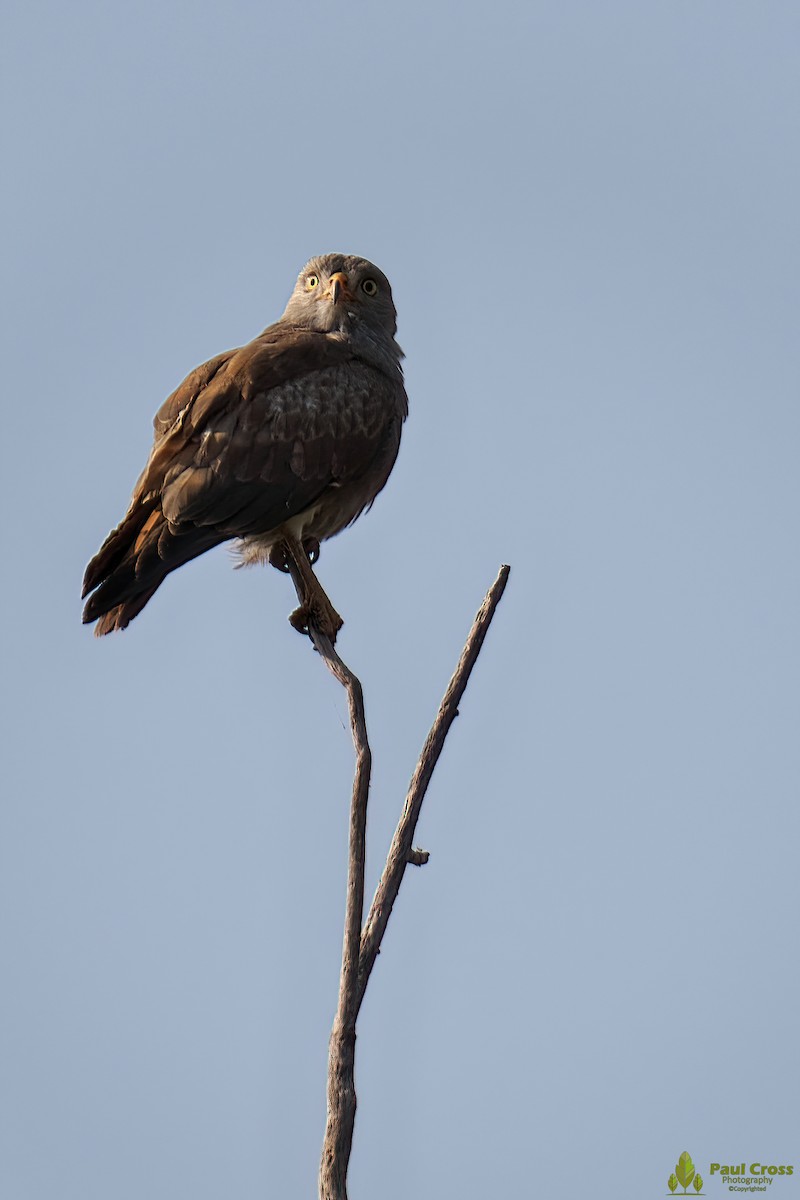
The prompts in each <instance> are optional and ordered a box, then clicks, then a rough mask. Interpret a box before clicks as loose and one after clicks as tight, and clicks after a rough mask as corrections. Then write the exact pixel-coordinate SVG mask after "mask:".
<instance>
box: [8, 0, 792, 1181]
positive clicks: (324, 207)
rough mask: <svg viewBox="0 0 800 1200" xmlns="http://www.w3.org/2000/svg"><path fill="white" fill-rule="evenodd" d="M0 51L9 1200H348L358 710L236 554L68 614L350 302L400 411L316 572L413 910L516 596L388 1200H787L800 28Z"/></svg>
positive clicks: (349, 28) (716, 19) (208, 39)
mask: <svg viewBox="0 0 800 1200" xmlns="http://www.w3.org/2000/svg"><path fill="white" fill-rule="evenodd" d="M3 24H4V30H3V38H2V40H3V47H4V48H3V52H2V53H3V60H4V61H3V64H2V89H3V119H4V149H3V164H4V168H5V169H4V175H5V186H4V188H3V193H2V200H0V204H1V205H2V219H3V227H4V230H5V233H6V237H5V239H4V242H5V248H4V251H3V258H4V277H5V286H4V289H3V300H4V309H5V311H4V315H3V319H2V336H3V340H4V353H3V366H4V381H3V412H4V416H3V428H4V468H3V473H2V482H3V488H4V494H5V498H4V502H3V512H4V516H5V521H4V541H5V553H4V575H5V586H4V588H3V589H2V604H3V610H4V611H3V619H2V629H3V635H4V639H5V648H4V650H3V664H4V669H3V672H2V674H3V685H2V686H3V691H4V693H5V696H4V699H5V704H6V716H5V718H4V721H3V729H4V733H5V735H6V747H5V750H4V754H3V766H2V779H3V785H4V786H3V791H4V793H5V799H4V801H3V805H2V841H1V843H0V860H1V861H0V891H1V892H2V895H1V896H0V922H2V927H1V928H0V939H1V946H0V951H1V954H2V962H3V978H4V983H3V986H2V989H1V990H0V1040H1V1045H0V1054H1V1059H0V1062H1V1064H2V1066H1V1069H0V1097H1V1098H0V1103H1V1104H2V1113H0V1118H1V1119H0V1196H2V1197H3V1198H5V1197H8V1200H54V1198H57V1200H142V1197H147V1200H175V1198H179V1200H180V1198H183V1197H191V1200H220V1198H221V1197H225V1198H228V1197H236V1198H237V1200H257V1198H260V1197H264V1196H270V1197H278V1196H280V1197H295V1196H296V1197H300V1196H312V1195H314V1193H315V1186H316V1173H317V1165H318V1156H319V1149H320V1143H321V1138H322V1132H323V1125H324V1105H325V1068H326V1048H327V1039H328V1033H329V1029H330V1024H331V1020H332V1016H333V1011H334V1007H335V1001H336V991H337V982H338V968H339V959H340V944H341V925H342V914H343V902H344V871H345V851H346V846H345V839H346V830H347V804H348V799H349V788H350V780H351V765H352V751H351V747H350V742H349V734H348V730H347V720H346V705H345V702H344V697H343V695H342V694H341V691H340V689H339V688H338V687H337V685H336V684H335V683H334V682H333V681H332V680H331V679H330V678H329V677H328V676H327V675H326V673H325V671H324V669H323V668H322V666H321V664H320V663H319V662H318V661H316V659H315V656H314V654H313V652H312V651H311V649H310V647H309V645H308V643H307V642H306V641H304V640H303V639H301V638H300V637H299V636H298V635H297V634H296V633H295V632H294V631H293V630H292V629H291V628H290V626H289V625H288V623H287V621H286V616H287V614H288V612H289V611H290V609H291V608H292V607H293V602H294V595H293V593H292V590H291V586H290V584H289V582H288V580H287V579H286V578H284V577H283V576H281V575H279V574H278V573H277V572H275V571H272V570H251V571H232V570H231V569H230V567H231V560H230V556H229V554H227V553H226V551H225V550H224V549H220V550H217V551H214V552H213V553H211V554H209V555H206V556H205V557H204V558H202V559H200V560H198V561H197V562H195V563H194V564H191V565H190V566H188V567H186V568H184V569H182V570H181V571H179V572H178V573H177V574H175V575H174V576H172V577H171V578H170V579H169V580H168V581H167V583H166V584H165V585H164V587H163V588H162V589H161V591H160V592H159V594H158V596H157V597H156V599H155V600H154V601H153V603H152V604H151V605H150V607H148V608H147V610H146V611H145V612H144V613H143V614H142V616H141V617H139V618H138V619H137V620H136V622H135V623H134V624H133V625H132V626H131V628H130V629H129V630H127V632H126V633H124V634H121V635H117V636H114V637H109V638H106V639H104V640H103V641H102V642H97V641H95V640H94V639H93V638H92V637H91V635H90V633H89V632H88V631H87V630H86V629H84V628H82V627H81V625H80V603H79V590H80V581H81V576H82V573H83V568H84V566H85V564H86V562H87V560H88V558H89V557H90V556H91V555H92V554H93V553H94V551H95V550H96V549H97V547H98V546H99V544H100V542H101V540H102V539H103V537H104V536H105V534H106V532H107V531H108V529H109V528H111V526H112V525H114V524H116V522H117V521H118V520H119V518H120V516H121V515H122V513H123V511H124V509H125V506H126V503H127V499H128V496H129V493H130V489H131V487H132V485H133V483H134V480H135V478H136V476H137V474H138V472H139V470H140V468H141V466H142V464H143V462H144V459H145V456H146V454H147V451H148V448H149V443H150V421H151V418H152V415H153V413H154V411H155V410H156V408H157V407H158V405H159V404H160V403H161V401H162V400H163V398H164V396H165V395H166V394H167V393H168V392H170V391H171V390H172V389H173V387H174V386H175V385H176V384H177V383H178V382H179V381H180V380H181V379H182V378H183V376H184V375H185V374H186V373H187V372H188V371H189V370H190V369H191V368H192V367H194V366H195V365H196V364H197V363H199V362H202V361H204V360H205V359H207V358H209V357H211V356H212V355H213V354H215V353H217V352H219V351H220V350H223V349H226V348H228V347H230V346H235V345H239V344H242V343H243V342H245V341H247V340H249V339H250V338H251V337H252V336H253V335H254V334H255V333H257V332H258V331H259V330H260V329H261V328H263V326H265V325H266V324H268V323H269V322H271V321H272V320H274V319H275V318H276V317H277V316H278V315H279V314H280V312H281V310H282V308H283V305H284V303H285V301H286V299H287V297H288V295H289V292H290V290H291V288H292V285H293V282H294V279H295V276H296V274H297V272H298V270H299V269H300V267H301V266H302V265H303V263H304V262H305V261H306V259H308V258H309V257H310V256H311V255H312V254H316V253H320V252H323V251H327V250H343V251H347V252H354V253H358V254H362V255H364V256H366V257H368V258H371V259H373V260H374V261H375V262H377V263H378V265H379V266H380V267H381V268H382V269H383V270H385V271H386V273H387V274H388V276H389V278H390V279H391V281H392V284H393V287H394V292H395V298H396V301H397V305H398V310H399V317H400V328H399V340H400V342H401V344H402V345H403V347H404V348H405V350H406V354H407V383H408V392H409V396H410V402H411V415H410V418H409V421H408V424H407V426H406V429H405V434H404V443H403V446H402V449H401V453H400V458H399V461H398V464H397V467H396V469H395V472H394V475H393V477H392V479H391V481H390V483H389V486H388V487H387V489H386V491H385V492H384V494H383V495H382V496H381V497H380V498H379V500H378V502H377V504H376V505H375V507H374V509H373V510H372V512H371V513H370V514H369V515H368V516H366V517H365V518H364V519H363V520H362V521H361V522H360V523H359V524H358V525H357V526H356V527H354V528H353V529H352V530H351V531H348V532H347V533H346V534H345V535H343V536H342V537H341V538H339V539H337V540H336V541H334V542H332V543H328V544H327V545H326V546H324V547H323V553H322V557H321V560H320V563H319V573H320V576H321V578H322V581H323V583H324V585H325V587H326V588H327V590H328V592H329V593H330V595H331V597H332V599H333V601H334V603H335V605H336V607H337V608H338V609H339V611H340V612H341V613H342V614H343V616H344V617H345V620H346V626H345V629H344V631H343V633H342V635H341V640H340V648H341V652H342V654H343V656H344V657H345V659H346V660H347V661H348V662H349V663H350V665H351V666H352V667H353V669H354V670H355V671H356V672H357V673H358V674H359V675H360V677H361V679H362V681H363V684H364V688H365V693H366V700H367V713H368V720H369V725H370V731H371V736H372V741H373V749H374V753H375V774H374V784H373V791H372V799H371V810H370V824H369V839H370V840H369V881H368V889H369V891H370V893H371V891H372V888H373V887H374V884H375V881H376V879H377V876H378V873H379V871H380V868H381V865H382V862H383V858H384V855H385V851H386V848H387V846H388V842H389V838H390V835H391V831H392V829H393V827H394V824H395V822H396V819H397V817H398V815H399V812H400V809H401V806H402V800H403V796H404V793H405V787H406V784H407V780H408V777H409V775H410V773H411V770H412V768H413V766H414V762H415V760H416V756H417V753H418V750H419V747H420V745H421V743H422V740H423V738H424V735H425V733H426V731H427V728H428V725H429V723H430V720H431V718H432V716H433V714H434V712H435V709H436V705H437V704H438V701H439V699H440V696H441V694H442V692H443V690H444V687H445V685H446V682H447V680H448V678H449V675H450V672H451V670H452V668H453V666H454V664H455V661H456V659H457V656H458V653H459V651H460V648H461V645H462V643H463V639H464V636H465V634H466V632H467V629H468V627H469V623H470V621H471V618H472V615H473V613H474V611H475V609H476V608H477V606H478V604H479V603H480V601H481V599H482V597H483V594H484V592H485V591H486V588H487V587H488V586H489V584H490V583H491V581H492V580H493V578H494V577H495V574H496V572H497V568H498V566H499V564H500V563H501V562H509V563H510V564H511V565H512V569H513V570H512V576H511V582H510V584H509V588H508V590H507V592H506V597H505V599H504V600H503V602H502V605H501V607H500V609H499V611H498V614H497V617H496V620H495V624H494V627H493V629H492V631H491V633H490V636H489V638H488V640H487V643H486V646H485V648H484V652H483V656H482V658H481V660H480V662H479V664H478V667H477V669H476V672H475V674H474V676H473V680H472V683H471V684H470V688H469V691H468V693H467V696H466V699H465V701H464V703H463V704H462V706H461V716H460V718H459V720H458V721H457V722H456V724H455V726H454V728H453V731H452V734H451V738H450V741H449V743H448V746H447V748H446V750H445V754H444V757H443V759H442V762H441V764H440V767H439V770H438V772H437V774H436V776H435V778H434V782H433V785H432V787H431V790H430V792H429V795H428V798H427V801H426V804H425V808H424V810H423V818H422V822H421V825H420V828H419V833H418V838H417V840H418V842H419V843H420V844H421V845H422V846H424V847H426V848H427V849H428V850H429V851H430V853H431V858H430V862H429V864H428V866H427V867H425V868H424V869H423V870H415V871H414V872H413V873H411V874H410V875H409V876H407V878H406V881H405V884H404V888H403V891H402V893H401V896H400V900H399V903H398V906H397V907H396V909H395V913H394V915H393V918H392V922H391V924H390V926H389V930H388V934H387V938H386V941H385V944H384V951H383V953H382V954H381V957H380V959H379V961H378V963H377V966H376V969H375V973H374V976H373V980H372V984H371V987H370V990H369V992H368V995H367V1000H366V1003H365V1008H364V1011H363V1015H362V1020H361V1023H360V1035H359V1041H358V1058H357V1073H358V1075H357V1085H358V1095H359V1111H358V1118H357V1127H356V1139H355V1146H354V1153H353V1160H352V1168H351V1180H350V1182H351V1196H352V1198H353V1200H358V1198H359V1197H362V1198H366V1197H376V1196H380V1197H381V1198H382V1200H406V1198H407V1197H409V1196H414V1197H417V1198H419V1200H424V1198H428V1197H430V1198H431V1200H433V1198H436V1200H440V1198H441V1197H449V1196H458V1197H460V1198H462V1200H484V1198H485V1197H487V1196H492V1197H494V1196H508V1197H512V1196H513V1197H517V1196H519V1197H527V1196H539V1195H552V1196H557V1197H572V1196H576V1197H577V1196H585V1195H592V1196H594V1197H599V1198H601V1200H602V1198H605V1197H608V1198H611V1197H618V1196H620V1195H629V1196H634V1195H642V1196H644V1195H647V1196H659V1195H665V1194H666V1179H667V1177H668V1175H669V1173H670V1171H672V1169H673V1167H674V1164H675V1162H676V1161H677V1157H678V1155H679V1154H680V1153H681V1151H683V1150H688V1151H689V1153H690V1154H691V1155H692V1157H693V1158H694V1160H695V1162H696V1164H697V1165H698V1167H699V1169H700V1170H701V1172H702V1173H703V1174H704V1175H705V1176H707V1172H708V1166H709V1164H710V1163H711V1162H714V1161H716V1162H722V1163H731V1162H742V1161H747V1162H748V1163H749V1162H750V1161H753V1160H756V1159H759V1160H760V1161H761V1162H764V1163H766V1162H767V1161H769V1162H770V1163H781V1164H785V1163H794V1164H795V1167H796V1174H795V1175H794V1177H793V1178H792V1179H789V1180H786V1179H783V1180H778V1182H776V1184H775V1185H774V1186H773V1188H771V1189H770V1190H771V1193H772V1195H773V1198H774V1197H775V1191H776V1189H779V1190H780V1197H779V1198H778V1200H786V1198H788V1197H791V1196H797V1195H798V1191H799V1185H798V1179H800V1144H799V1143H798V1135H797V1130H798V1120H797V1118H798V1098H797V1080H798V1066H799V1065H800V1064H798V1037H797V1012H798V1011H799V1010H800V1003H799V1002H798V1001H799V998H798V954H797V919H798V899H799V898H800V896H799V892H800V886H799V885H798V866H797V856H798V843H799V839H798V784H799V783H800V741H799V740H798V728H799V726H800V711H799V710H800V703H799V701H800V684H799V683H798V680H799V679H800V642H799V639H798V609H799V602H800V594H799V593H800V567H798V537H797V526H798V501H799V500H800V484H799V482H798V447H799V445H800V407H799V406H798V376H799V374H800V372H799V371H798V367H800V363H799V362H798V349H797V347H798V299H800V297H799V296H798V291H799V290H800V287H799V285H798V280H800V261H799V260H800V254H799V253H798V249H799V247H798V240H799V234H798V230H799V229H800V223H799V222H798V213H799V212H800V154H799V152H798V147H800V136H799V134H800V130H799V129H798V126H799V125H800V121H799V120H798V113H800V70H798V61H800V59H799V54H798V52H799V51H800V9H798V6H797V4H796V3H794V2H780V0H764V2H760V3H756V2H754V0H747V2H741V0H724V2H723V0H715V2H713V3H712V2H709V0H691V2H689V0H668V2H662V0H654V2H652V3H642V2H641V0H637V2H632V0H631V2H629V3H625V2H622V0H609V2H608V3H605V2H604V3H597V2H596V0H576V2H575V3H570V2H565V3H555V2H549V3H540V2H537V0H527V2H526V3H515V4H511V3H507V2H504V0H501V2H499V3H494V4H487V5H477V4H474V3H470V2H469V0H467V2H462V3H458V4H456V3H447V4H446V3H435V2H434V3H431V2H430V0H428V2H427V3H420V2H419V0H404V3H403V4H402V5H393V6H388V5H380V4H366V3H359V2H355V3H349V4H347V5H334V4H330V3H324V4H323V3H317V2H306V3H303V4H282V5H277V4H265V3H263V2H260V3H247V2H244V0H230V2H229V3H227V4H225V5H219V6H213V5H208V4H203V3H188V2H181V0H159V2H158V3H155V2H152V0H144V2H143V3H132V4H126V5H122V4H118V3H103V4H101V3H86V2H84V0H76V2H75V3H72V4H63V3H58V4H56V3H54V2H53V0H44V2H43V3H37V2H36V0H26V3H24V4H23V3H19V2H18V0H10V2H9V3H8V4H7V6H6V9H5V16H4V19H3ZM704 1190H705V1191H706V1192H707V1193H709V1192H710V1193H713V1194H718V1195H720V1196H721V1195H722V1193H723V1191H725V1188H723V1186H722V1185H721V1184H719V1183H718V1182H717V1181H716V1180H714V1181H710V1180H707V1186H706V1188H705V1189H704Z"/></svg>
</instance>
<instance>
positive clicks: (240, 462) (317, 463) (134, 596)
mask: <svg viewBox="0 0 800 1200" xmlns="http://www.w3.org/2000/svg"><path fill="white" fill-rule="evenodd" d="M404 405H405V393H404V392H403V389H402V386H400V385H399V384H396V383H394V382H393V381H391V380H389V379H388V378H386V377H384V376H383V375H381V373H380V372H378V371H376V370H375V369H374V368H371V367H367V366H366V365H365V364H363V363H361V362H359V361H358V360H357V359H354V357H353V353H352V350H351V348H350V347H349V346H348V345H347V344H346V343H345V342H344V341H342V340H339V339H338V338H337V337H335V336H331V335H326V334H319V333H314V332H311V331H308V330H299V329H294V328H292V327H286V326H283V325H281V324H280V323H278V325H275V326H271V327H270V328H269V329H267V330H266V331H265V333H264V334H262V335H261V336H260V337H259V338H256V339H255V340H254V341H253V342H251V343H249V345H247V346H245V347H243V348H242V349H241V350H236V351H232V352H229V353H227V354H223V355H219V356H218V357H217V358H215V359H212V360H211V361H210V362H208V363H206V364H204V365H203V366H202V367H198V368H197V370H195V371H193V372H192V374H191V375H189V376H188V377H187V379H186V380H184V382H183V383H182V384H181V386H180V387H179V388H178V389H177V390H176V391H175V392H174V393H173V394H172V395H171V396H170V397H169V398H168V399H167V400H166V401H165V403H164V405H163V406H162V408H161V409H160V410H159V412H158V414H157V415H156V418H155V422H154V424H155V430H156V436H155V442H154V445H153V450H152V452H151V455H150V458H149V460H148V462H147V465H146V466H145V469H144V471H143V472H142V475H141V477H140V478H139V481H138V482H137V484H136V488H135V490H134V493H133V497H132V500H131V504H130V507H129V509H128V513H127V514H126V516H125V518H124V520H123V521H122V523H121V524H120V525H119V526H118V527H117V529H115V530H114V531H113V532H112V533H111V534H109V536H108V538H107V539H106V541H105V543H104V544H103V546H102V547H101V549H100V551H99V553H98V554H97V555H96V556H95V558H94V559H92V561H91V562H90V564H89V566H88V568H87V571H86V576H85V579H84V595H87V594H88V593H89V592H93V595H92V596H91V597H90V598H89V600H88V602H87V605H86V608H85V610H84V620H85V621H93V620H96V619H98V618H100V621H99V624H98V627H97V630H96V632H98V633H105V632H109V631H110V630H111V629H115V628H124V626H125V625H126V624H127V623H128V622H129V621H130V620H131V619H132V617H133V616H135V615H136V613H137V612H139V611H140V610H141V608H142V607H143V606H144V604H146V603H147V600H149V598H150V596H152V594H153V592H154V591H155V589H156V588H157V587H158V586H159V584H160V583H161V582H162V580H163V579H164V578H165V576H166V575H167V574H168V573H169V572H170V571H172V570H174V569H175V568H176V567H178V566H181V565H182V564H183V563H185V562H188V561H189V560H190V559H192V558H195V557H196V556H197V555H198V554H202V553H203V552H204V551H205V550H208V549H210V548H211V547H212V546H214V545H217V544H219V543H220V542H223V541H226V540H227V539H229V538H231V537H237V536H241V535H245V534H249V533H264V532H268V531H269V530H271V529H273V528H275V527H276V526H278V525H280V524H281V523H282V522H284V521H286V520H287V519H289V518H290V517H292V516H294V515H296V514H298V513H301V512H303V511H305V510H306V509H307V508H309V507H310V506H311V505H313V504H315V503H316V501H317V500H318V499H319V497H320V496H322V494H323V493H324V492H325V490H326V489H328V488H329V487H330V485H331V484H332V483H337V484H341V483H342V482H348V481H352V480H357V479H359V477H362V476H363V477H366V478H367V483H366V485H365V499H364V504H367V503H368V502H369V501H370V500H371V499H372V498H373V496H374V495H375V494H376V493H377V491H379V490H380V488H381V487H382V486H383V483H384V482H385V480H386V476H387V475H388V472H389V470H390V469H391V465H392V462H393V461H394V455H395V454H396V449H397V446H396V443H397V441H398V440H399V426H400V423H401V420H402V416H403V415H404ZM370 470H372V471H373V473H374V474H375V476H376V478H375V481H374V486H373V484H372V482H371V480H370V479H369V476H370Z"/></svg>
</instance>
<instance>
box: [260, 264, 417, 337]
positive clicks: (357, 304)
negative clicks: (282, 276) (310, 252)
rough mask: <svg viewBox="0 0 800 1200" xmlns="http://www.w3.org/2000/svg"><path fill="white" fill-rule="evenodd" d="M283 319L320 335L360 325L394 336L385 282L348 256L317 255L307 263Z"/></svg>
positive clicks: (370, 267)
mask: <svg viewBox="0 0 800 1200" xmlns="http://www.w3.org/2000/svg"><path fill="white" fill-rule="evenodd" d="M283 316H284V319H285V320H289V321H292V322H293V323H295V324H298V325H302V326H304V327H305V328H308V329H317V330H319V331H320V332H321V333H331V332H332V331H334V330H342V331H346V330H347V329H349V328H352V327H353V326H357V325H363V326H366V327H368V328H369V329H371V330H373V332H374V333H376V334H383V335H384V336H386V335H388V336H389V337H390V338H393V337H394V334H395V331H396V329H397V314H396V312H395V307H394V302H393V300H392V289H391V288H390V287H389V280H388V279H387V278H386V276H385V275H384V273H383V271H380V270H379V269H378V268H377V267H376V266H375V265H374V263H371V262H368V261H367V260H366V259H365V258H358V257H356V256H355V255H352V254H322V255H320V256H319V257H318V258H312V259H311V261H310V262H308V263H306V265H305V266H304V267H303V270H302V271H301V272H300V274H299V276H298V279H297V283H296V284H295V289H294V291H293V292H292V295H291V298H290V300H289V303H288V304H287V306H286V311H285V312H284V314H283Z"/></svg>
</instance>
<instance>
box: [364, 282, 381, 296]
mask: <svg viewBox="0 0 800 1200" xmlns="http://www.w3.org/2000/svg"><path fill="white" fill-rule="evenodd" d="M361 290H362V292H366V294H367V295H368V296H377V294H378V285H377V283H376V282H375V280H374V279H365V280H364V282H363V283H362V285H361Z"/></svg>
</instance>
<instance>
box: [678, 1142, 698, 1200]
mask: <svg viewBox="0 0 800 1200" xmlns="http://www.w3.org/2000/svg"><path fill="white" fill-rule="evenodd" d="M675 1174H676V1175H677V1177H678V1183H679V1184H680V1185H681V1187H682V1188H683V1191H684V1195H685V1194H686V1189H687V1188H688V1186H689V1184H690V1183H691V1182H692V1180H693V1179H694V1163H693V1162H692V1156H691V1154H690V1153H689V1151H688V1150H684V1152H683V1154H682V1155H681V1156H680V1158H679V1159H678V1161H677V1163H676V1164H675Z"/></svg>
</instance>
